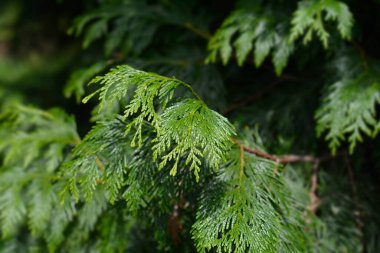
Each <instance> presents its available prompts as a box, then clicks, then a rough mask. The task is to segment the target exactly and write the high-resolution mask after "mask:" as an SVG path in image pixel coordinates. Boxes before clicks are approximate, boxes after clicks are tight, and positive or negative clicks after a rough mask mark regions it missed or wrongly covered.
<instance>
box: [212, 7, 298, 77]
mask: <svg viewBox="0 0 380 253" xmlns="http://www.w3.org/2000/svg"><path fill="white" fill-rule="evenodd" d="M280 18H281V14H279V13H276V12H273V11H269V10H265V9H264V10H263V9H262V8H253V9H248V8H243V9H239V10H236V11H234V12H233V13H232V14H231V15H230V16H229V17H228V18H227V19H226V20H225V21H224V22H223V24H222V26H221V27H220V28H219V29H218V30H217V31H216V33H215V35H214V36H213V37H212V38H211V40H210V41H209V44H208V48H209V50H210V55H209V57H208V59H207V61H209V62H216V61H217V56H218V54H219V53H220V55H221V58H222V61H223V64H227V63H228V61H229V60H230V58H232V57H233V49H235V50H236V58H237V61H238V64H239V65H240V66H242V65H243V63H244V62H245V60H246V59H247V57H248V55H249V53H250V52H251V51H253V54H254V62H255V66H256V67H260V66H261V64H262V63H263V62H264V60H265V59H266V58H267V57H268V55H269V54H270V52H271V51H272V52H273V53H272V54H273V55H272V62H273V64H274V67H275V72H276V74H277V75H280V74H281V73H282V71H283V69H284V67H285V66H286V64H287V62H288V58H289V56H290V55H291V54H292V52H293V50H294V45H293V43H290V42H289V40H288V36H287V34H286V32H287V31H286V25H279V24H278V20H277V19H280ZM236 35H238V36H236ZM235 37H236V38H235Z"/></svg>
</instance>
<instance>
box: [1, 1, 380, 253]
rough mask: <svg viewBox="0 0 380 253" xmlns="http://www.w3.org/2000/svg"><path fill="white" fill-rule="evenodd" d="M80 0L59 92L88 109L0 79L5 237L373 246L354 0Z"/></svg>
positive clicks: (219, 251) (51, 243) (373, 119)
mask: <svg viewBox="0 0 380 253" xmlns="http://www.w3.org/2000/svg"><path fill="white" fill-rule="evenodd" d="M85 2H86V4H84V6H83V8H84V9H83V10H82V14H81V15H80V16H78V17H77V18H75V20H73V22H72V27H71V28H70V29H69V31H68V33H69V34H71V35H75V36H77V37H79V36H82V37H83V43H82V47H83V50H82V51H80V50H79V52H77V54H78V66H79V67H75V68H74V70H73V72H72V74H71V76H70V77H69V78H68V82H67V85H66V86H65V87H64V90H63V95H64V96H65V97H66V98H68V99H69V98H71V97H74V99H73V101H72V102H73V103H74V102H77V103H84V104H86V105H80V106H81V107H79V108H81V110H82V109H83V108H85V109H84V110H87V109H88V108H90V109H89V110H91V109H92V111H91V113H89V114H91V115H90V116H89V115H86V114H85V113H84V115H85V116H83V114H81V113H78V115H76V119H75V118H74V116H72V115H68V114H67V113H66V112H65V111H64V110H63V109H59V108H53V109H50V110H49V109H46V110H44V109H39V108H37V107H35V106H31V105H25V104H23V103H22V102H21V101H23V100H25V98H24V97H23V94H22V93H23V91H22V90H21V91H19V93H18V92H12V91H11V88H10V87H11V85H9V86H5V88H3V87H1V88H0V109H1V111H0V232H1V236H2V237H1V239H0V253H3V252H4V253H5V252H50V253H54V252H57V253H58V252H75V253H77V252H78V253H82V252H83V253H85V252H91V253H92V252H94V253H98V252H99V253H103V252H104V253H113V252H114V253H116V252H144V253H145V252H147V253H149V252H186V253H187V252H189V253H191V252H200V253H206V252H211V253H215V252H216V253H235V252H237V253H245V252H250V253H275V252H280V253H296V252H311V253H330V252H364V250H366V252H371V253H372V252H379V250H380V245H379V242H380V239H379V238H380V232H379V229H378V228H377V224H378V223H380V222H379V221H378V220H376V214H377V213H378V212H377V211H378V209H377V208H376V205H374V204H373V203H372V202H371V201H372V200H371V201H366V200H367V199H371V197H372V198H373V196H374V195H376V193H377V192H376V189H378V188H376V186H375V185H374V184H373V182H372V181H371V180H372V179H368V178H365V177H364V176H363V178H360V179H361V180H363V181H361V182H362V183H363V184H365V183H368V185H369V186H371V187H372V188H371V187H368V188H367V187H366V192H365V193H363V192H361V191H360V187H357V186H356V182H355V177H354V174H355V173H354V172H353V169H352V167H353V166H359V165H360V164H364V165H366V166H368V163H365V161H363V160H365V159H362V157H361V156H360V157H359V158H357V157H356V158H357V159H355V160H354V158H355V156H354V155H355V154H357V153H355V152H361V153H366V152H367V153H368V154H367V153H366V156H365V157H366V158H367V157H370V158H371V159H372V158H373V157H374V158H373V159H374V160H376V159H377V157H378V155H377V154H374V153H371V152H368V149H365V147H362V145H360V143H359V142H363V141H364V140H366V139H368V137H370V138H375V137H376V136H377V134H378V132H379V130H380V121H379V118H378V115H377V107H378V106H379V103H380V68H379V66H380V64H379V63H378V60H377V59H376V57H371V56H370V55H367V54H366V53H365V52H364V50H363V48H362V47H361V46H360V45H359V44H358V43H357V42H356V41H354V39H355V38H356V37H358V35H357V33H360V31H361V30H360V29H358V28H356V26H359V25H360V24H357V23H356V19H355V18H354V15H353V13H355V12H354V11H352V10H351V8H352V7H351V5H352V6H355V4H353V3H351V1H340V0H302V1H297V0H294V1H248V0H240V1H237V2H236V3H234V4H231V3H229V4H230V5H231V8H226V9H228V10H224V7H223V8H221V6H214V4H213V3H209V2H208V1H206V2H207V3H205V2H202V1H144V0H139V1H137V0H116V1H97V2H96V3H95V2H93V1H85ZM211 2H212V1H211ZM10 6H11V5H10ZM78 8H79V7H78ZM81 8H82V7H81ZM358 12H359V13H360V11H358ZM3 16H4V15H0V28H1V25H2V24H3V23H4V24H8V23H7V22H11V21H12V20H8V21H7V20H6V18H7V16H4V18H3ZM223 17H224V19H223ZM2 18H3V19H5V21H2ZM362 19H363V20H365V17H364V18H363V17H362ZM64 20H65V19H64ZM363 20H362V21H361V22H364V21H363ZM63 23H64V22H63ZM355 28H356V30H355ZM211 29H212V30H211ZM0 35H1V34H0ZM73 48H76V47H73ZM102 49H103V50H102ZM75 50H78V49H75ZM0 63H1V59H0ZM1 69H4V67H3V66H2V65H1V64H0V70H1ZM0 72H1V71H0ZM5 72H7V71H5ZM288 72H289V73H291V74H288ZM293 73H294V74H293ZM26 76H27V77H28V75H26ZM0 77H2V74H1V73H0ZM3 79H4V78H3ZM3 79H1V78H0V82H1V81H3ZM4 80H5V79H4ZM38 80H40V79H38ZM268 80H274V84H268V85H267V86H266V85H265V84H267V83H269V81H268ZM289 80H290V81H289ZM280 83H281V85H282V84H283V87H280V86H276V85H279V84H280ZM87 84H89V85H87ZM289 86H291V87H289ZM263 87H264V89H263ZM25 90H28V91H29V89H25ZM30 90H32V91H34V90H33V88H30ZM226 90H228V92H229V93H228V96H224V95H225V91H226ZM252 91H254V93H253V96H252V95H250V96H248V99H245V96H246V95H249V94H245V93H248V92H252ZM35 93H36V95H34V94H33V95H30V96H31V97H33V99H34V98H35V97H39V98H40V99H41V95H40V94H38V92H35ZM242 98H243V100H239V99H242ZM33 99H31V100H29V102H30V101H34V100H33ZM235 99H237V103H236V104H235V103H234V102H231V101H235ZM42 100H44V98H42ZM47 100H48V99H47ZM26 101H28V100H26ZM35 101H38V99H36V100H35ZM226 101H229V102H230V103H232V104H226ZM252 102H254V103H252ZM250 103H252V104H250ZM41 104H43V103H41ZM70 108H71V107H70ZM221 111H224V113H221ZM81 117H83V118H81ZM227 117H228V118H227ZM88 118H90V119H88ZM83 121H84V122H85V123H83ZM88 121H89V122H88ZM77 125H78V127H77ZM258 129H260V131H259V130H258ZM78 132H80V133H81V134H79V133H78ZM82 133H83V134H82ZM82 135H83V137H81V136H82ZM319 137H322V138H324V139H325V140H324V141H318V140H317V138H319ZM371 145H376V143H375V144H374V143H372V144H371ZM363 146H364V145H363ZM371 147H372V146H371ZM375 147H377V146H374V148H373V149H376V148H375ZM346 149H347V151H346ZM267 150H270V151H271V154H269V153H268V152H267ZM272 153H273V154H272ZM275 153H276V154H275ZM289 153H290V154H293V153H302V154H301V155H284V156H282V155H281V154H289ZM361 153H359V154H361ZM304 154H306V155H304ZM342 154H344V156H342ZM371 156H373V157H371ZM343 158H344V159H343ZM375 158H376V159H375ZM292 159H293V160H292ZM350 159H352V160H353V161H354V162H351V160H350ZM291 162H300V163H292V164H289V165H284V163H291ZM364 165H360V166H364ZM370 165H371V167H372V164H370ZM373 166H374V167H375V166H377V164H374V165H373ZM364 167H365V166H364ZM324 169H326V170H324ZM347 171H348V172H347ZM355 172H356V171H355ZM376 173H377V172H376ZM376 173H373V174H371V176H372V175H375V176H376V175H377V174H376ZM356 174H359V173H356ZM360 174H363V175H364V174H365V171H360ZM310 178H311V179H310ZM358 181H359V180H358ZM367 189H368V190H367ZM367 195H368V196H369V197H368V196H367ZM360 197H363V199H360ZM367 197H368V198H367ZM361 201H362V202H361ZM313 205H314V206H313ZM363 210H366V212H363ZM374 214H375V215H374ZM374 217H375V218H374Z"/></svg>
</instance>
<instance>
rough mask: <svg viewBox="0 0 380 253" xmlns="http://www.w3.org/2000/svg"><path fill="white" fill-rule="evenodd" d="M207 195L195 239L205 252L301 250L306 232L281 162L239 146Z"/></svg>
mask: <svg viewBox="0 0 380 253" xmlns="http://www.w3.org/2000/svg"><path fill="white" fill-rule="evenodd" d="M229 157H230V159H229V161H228V162H227V163H226V164H225V166H223V168H222V169H221V171H220V173H219V175H218V177H217V180H214V181H212V182H210V183H209V185H208V186H206V187H205V188H204V191H203V192H202V194H201V199H200V204H199V206H198V210H197V221H196V222H195V224H194V225H193V231H192V232H193V238H194V240H195V241H196V246H197V249H198V251H199V252H209V250H211V249H216V252H218V253H222V252H226V253H232V252H237V253H245V252H252V253H253V252H255V253H264V252H265V253H268V252H273V253H275V252H278V250H281V251H280V252H289V253H290V252H292V253H293V252H299V250H300V248H299V247H302V246H300V245H302V243H304V242H303V241H302V240H303V239H302V235H300V234H298V232H297V229H298V227H297V223H296V221H295V219H294V217H291V216H290V215H289V214H290V213H293V214H292V215H294V213H297V211H296V210H292V212H290V210H288V208H289V207H288V204H289V203H290V202H289V201H290V200H289V199H288V193H287V192H286V190H285V186H284V184H283V182H282V180H281V177H280V176H279V174H278V169H279V168H278V164H275V163H273V162H271V161H268V160H264V159H260V158H258V157H256V156H254V155H250V154H244V150H239V149H238V148H235V149H234V150H232V151H231V152H230V156H229Z"/></svg>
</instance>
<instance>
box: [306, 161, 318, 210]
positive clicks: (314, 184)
mask: <svg viewBox="0 0 380 253" xmlns="http://www.w3.org/2000/svg"><path fill="white" fill-rule="evenodd" d="M319 163H320V161H319V159H317V160H316V161H315V162H314V165H313V169H312V172H311V183H310V191H309V198H310V205H309V206H308V209H309V210H310V212H311V213H313V214H315V213H316V212H317V209H318V207H319V204H320V202H321V200H320V199H319V197H318V194H317V190H318V171H319Z"/></svg>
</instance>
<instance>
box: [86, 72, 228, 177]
mask: <svg viewBox="0 0 380 253" xmlns="http://www.w3.org/2000/svg"><path fill="white" fill-rule="evenodd" d="M91 83H100V84H102V85H103V86H102V87H101V88H100V89H99V90H97V91H96V92H94V93H93V94H91V95H90V96H88V97H86V98H84V100H83V101H84V102H87V101H88V100H89V99H90V98H91V97H93V96H94V95H96V94H99V100H100V104H99V108H100V109H99V110H103V109H105V108H107V107H110V106H111V105H112V104H114V103H118V102H119V101H122V100H125V99H126V96H127V93H128V91H130V90H132V88H134V89H135V90H134V96H133V98H132V99H131V101H130V102H129V103H127V106H126V107H125V111H124V117H123V118H124V120H125V119H129V120H130V121H131V122H130V123H129V124H128V125H127V126H126V134H128V133H129V132H130V130H131V129H132V128H133V129H134V130H135V133H134V135H133V138H132V141H131V146H132V147H134V146H140V145H141V144H142V138H143V135H142V131H143V126H144V125H147V124H148V125H150V126H152V127H153V128H154V131H155V133H156V138H155V140H153V142H154V143H156V144H155V145H154V146H153V148H152V150H153V152H154V153H153V159H154V160H156V159H159V160H160V166H159V168H160V169H161V168H163V167H164V166H165V165H167V164H168V163H169V162H171V161H173V162H174V164H172V165H171V166H172V169H171V171H170V174H171V175H175V174H176V172H177V166H178V162H179V161H180V159H181V158H182V157H186V158H185V159H186V162H185V164H186V165H189V166H190V167H189V169H190V170H193V171H194V174H195V176H196V178H197V180H199V171H200V168H201V165H202V164H204V163H205V162H203V161H202V159H205V160H206V161H207V163H208V165H210V166H211V167H212V168H215V169H217V168H218V166H219V164H220V163H222V162H223V161H224V160H225V154H226V152H227V151H228V149H229V147H230V143H231V140H230V137H231V135H234V134H235V133H234V128H233V126H232V125H231V124H230V123H229V122H228V120H227V119H225V118H224V117H223V116H221V115H220V114H218V113H216V112H214V111H212V110H211V109H209V108H208V107H207V105H206V104H205V103H204V102H203V101H202V100H201V99H200V97H199V96H198V95H197V94H196V93H195V92H194V90H193V89H192V88H191V86H190V85H188V84H186V83H184V82H182V81H179V80H177V79H175V78H168V77H164V76H160V75H157V74H154V73H148V72H144V71H140V70H136V69H133V68H131V67H129V66H127V65H123V66H119V67H117V68H115V69H112V70H111V71H110V72H109V73H107V74H106V75H104V76H100V77H96V78H95V79H93V81H91ZM132 86H133V87H132ZM179 87H183V88H185V89H187V91H189V92H190V94H192V95H193V96H194V97H195V99H192V98H187V99H185V100H182V101H181V102H177V103H172V102H171V101H172V100H173V96H174V92H175V91H176V89H177V88H179Z"/></svg>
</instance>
